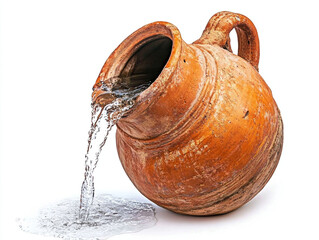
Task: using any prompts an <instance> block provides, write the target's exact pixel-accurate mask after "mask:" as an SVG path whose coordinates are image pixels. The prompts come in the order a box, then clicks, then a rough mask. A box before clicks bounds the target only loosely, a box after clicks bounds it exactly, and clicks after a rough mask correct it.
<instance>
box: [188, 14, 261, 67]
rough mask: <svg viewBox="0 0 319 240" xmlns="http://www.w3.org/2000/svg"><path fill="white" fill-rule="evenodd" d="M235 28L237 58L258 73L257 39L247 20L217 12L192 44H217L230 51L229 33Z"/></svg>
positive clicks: (254, 28)
mask: <svg viewBox="0 0 319 240" xmlns="http://www.w3.org/2000/svg"><path fill="white" fill-rule="evenodd" d="M233 28H235V30H236V32H237V37H238V56H240V57H242V58H244V59H245V60H246V61H248V62H249V63H250V64H251V65H253V66H254V67H255V69H256V70H257V71H258V63H259V38H258V34H257V30H256V27H255V26H254V24H253V23H252V21H250V19H249V18H247V17H245V16H244V15H241V14H238V13H232V12H219V13H217V14H215V15H214V16H212V17H211V19H210V20H209V22H208V23H207V25H206V28H205V30H204V32H203V34H202V36H201V38H200V39H198V40H197V41H196V42H194V43H199V44H217V45H219V46H221V47H223V48H225V49H227V50H229V51H231V47H230V41H229V33H230V31H231V30H232V29H233Z"/></svg>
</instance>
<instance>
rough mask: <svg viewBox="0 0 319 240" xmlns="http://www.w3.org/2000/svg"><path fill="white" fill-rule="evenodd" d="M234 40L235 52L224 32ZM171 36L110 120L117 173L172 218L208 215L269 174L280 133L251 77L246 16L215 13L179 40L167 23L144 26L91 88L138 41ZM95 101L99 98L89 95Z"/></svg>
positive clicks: (252, 48) (251, 35)
mask: <svg viewBox="0 0 319 240" xmlns="http://www.w3.org/2000/svg"><path fill="white" fill-rule="evenodd" d="M233 28H235V29H236V32H237V34H238V41H239V45H238V49H239V51H238V55H235V54H233V53H232V52H231V47H230V40H229V32H230V31H231V30H232V29H233ZM159 37H166V38H169V39H171V41H172V48H171V53H170V57H169V59H168V61H167V63H166V64H165V66H164V68H163V70H162V71H161V73H160V75H159V76H158V77H157V78H156V80H155V81H154V82H153V83H152V85H151V86H150V87H149V88H148V89H146V90H145V91H144V92H142V94H141V95H140V96H139V97H138V99H137V100H136V104H135V107H134V108H133V109H132V110H131V112H130V113H129V114H127V116H125V117H124V118H122V119H121V120H120V121H119V122H118V124H117V127H118V128H117V132H116V143H117V149H118V154H119V158H120V160H121V162H122V165H123V168H124V170H125V172H126V173H127V175H128V177H129V178H130V179H131V181H132V182H133V184H134V185H135V186H136V188H137V189H138V190H139V191H140V192H141V193H142V194H143V195H144V196H146V197H147V198H149V199H150V200H151V201H153V202H154V203H156V204H158V205H160V206H162V207H164V208H167V209H169V210H172V211H174V212H177V213H182V214H189V215H215V214H222V213H227V212H230V211H232V210H234V209H236V208H238V207H240V206H242V205H243V204H245V203H247V202H248V201H249V200H251V199H252V198H253V197H254V196H255V195H256V194H257V193H258V192H259V191H260V190H261V189H262V188H263V187H264V186H265V184H266V183H267V182H268V180H269V179H270V177H271V176H272V174H273V172H274V170H275V168H276V166H277V164H278V161H279V158H280V154H281V150H282V143H283V127H282V120H281V116H280V112H279V110H278V107H277V105H276V103H275V101H274V99H273V96H272V93H271V90H270V89H269V87H268V86H267V84H266V83H265V81H264V80H263V79H262V77H261V76H260V75H259V73H258V61H259V40H258V35H257V31H256V29H255V26H254V25H253V23H252V22H251V21H250V20H249V19H248V18H247V17H245V16H243V15H240V14H236V13H230V12H220V13H217V14H216V15H214V16H213V17H212V18H211V19H210V20H209V22H208V24H207V26H206V29H205V30H204V32H203V35H202V37H201V38H200V39H199V40H197V41H195V42H194V43H193V44H186V43H185V42H184V41H183V40H182V38H181V35H180V32H179V31H178V29H177V28H176V27H175V26H174V25H172V24H170V23H167V22H155V23H151V24H149V25H146V26H144V27H142V28H140V29H139V30H137V31H136V32H134V33H133V34H132V35H130V36H129V37H128V38H127V39H125V40H124V41H123V42H122V43H121V44H120V45H119V47H118V48H117V49H116V50H115V51H114V52H113V53H112V55H111V56H110V57H109V58H108V60H107V61H106V63H105V65H104V66H103V68H102V70H101V73H100V75H99V77H98V79H97V82H96V86H97V85H98V84H99V82H101V81H105V79H108V78H110V77H112V76H118V75H120V73H121V71H122V70H123V68H125V66H127V62H128V61H129V59H130V58H131V56H133V55H134V53H135V52H136V51H137V49H139V48H140V47H141V46H142V45H143V44H145V43H146V42H148V41H151V40H153V39H156V38H159ZM93 98H94V100H95V101H97V102H98V101H101V103H102V102H103V94H101V93H97V92H93Z"/></svg>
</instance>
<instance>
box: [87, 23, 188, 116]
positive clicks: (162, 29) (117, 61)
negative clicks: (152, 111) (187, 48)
mask: <svg viewBox="0 0 319 240" xmlns="http://www.w3.org/2000/svg"><path fill="white" fill-rule="evenodd" d="M161 36H164V37H168V38H169V39H171V41H172V48H171V50H170V56H169V58H168V60H167V62H166V63H165V66H164V67H163V69H162V71H161V72H160V74H159V75H158V76H157V78H156V79H155V80H154V81H153V82H152V84H151V85H150V86H149V87H148V88H147V89H145V90H144V91H143V92H142V93H141V94H140V95H139V96H138V97H137V98H136V101H135V104H134V107H133V108H132V109H130V110H129V111H128V112H127V113H126V114H125V116H123V118H125V117H127V116H132V117H134V115H136V114H140V113H141V112H143V111H145V110H146V109H147V108H148V107H149V106H150V105H152V104H153V103H155V102H156V101H157V99H158V98H159V97H160V96H161V94H162V92H163V91H164V90H165V88H166V87H167V85H168V84H169V83H170V81H171V77H170V76H171V74H172V73H173V72H174V71H175V69H176V66H177V64H178V61H179V58H180V55H181V49H182V38H181V34H180V32H179V30H178V29H177V27H176V26H175V25H173V24H171V23H169V22H162V21H159V22H153V23H150V24H147V25H145V26H143V27H141V28H139V29H138V30H136V31H135V32H133V33H132V34H131V35H129V36H128V37H127V38H126V39H125V40H124V41H123V42H122V43H121V44H120V45H119V46H118V47H117V48H116V49H115V50H114V51H113V53H112V54H111V55H110V56H109V58H108V59H107V60H106V62H105V64H104V65H103V67H102V69H101V72H100V74H99V76H98V79H97V80H96V82H95V85H94V87H93V90H95V89H96V88H97V84H98V83H99V82H101V81H107V79H110V78H112V77H115V76H118V75H119V74H120V72H121V71H122V69H123V68H124V66H125V64H126V63H127V62H128V60H129V59H130V58H131V56H132V55H133V54H134V53H135V52H136V51H137V50H138V49H139V48H140V47H141V46H143V45H144V44H145V43H148V42H149V41H150V40H154V39H156V38H159V37H161ZM98 97H99V96H98V95H96V94H95V93H94V91H93V95H92V98H93V99H94V98H95V99H97V98H98Z"/></svg>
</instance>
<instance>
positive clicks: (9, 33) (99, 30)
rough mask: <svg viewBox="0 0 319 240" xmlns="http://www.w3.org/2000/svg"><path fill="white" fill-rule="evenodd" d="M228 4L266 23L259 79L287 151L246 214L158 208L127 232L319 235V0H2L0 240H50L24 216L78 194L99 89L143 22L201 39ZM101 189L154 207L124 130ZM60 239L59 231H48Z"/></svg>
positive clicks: (107, 152) (261, 26)
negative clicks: (102, 75) (132, 170)
mask: <svg viewBox="0 0 319 240" xmlns="http://www.w3.org/2000/svg"><path fill="white" fill-rule="evenodd" d="M222 10H228V11H233V12H238V13H241V14H244V15H246V16H247V17H249V18H250V19H251V20H252V21H253V22H254V24H255V25H256V27H257V30H258V33H259V37H260V45H261V58H260V65H259V69H260V74H261V75H262V76H263V78H264V79H265V81H266V82H267V84H268V85H269V86H270V87H271V89H272V91H273V95H274V98H275V99H276V101H277V103H278V105H279V108H280V109H281V113H282V117H283V120H284V133H285V140H284V149H283V153H282V157H281V160H280V163H279V166H278V168H277V170H276V172H275V174H274V176H273V177H272V179H271V180H270V182H269V183H268V184H267V186H266V187H265V188H264V189H263V190H262V191H261V192H260V193H259V194H258V195H257V197H255V198H254V199H253V200H252V201H251V202H249V203H248V204H246V205H245V206H244V207H242V208H240V209H239V210H237V211H235V212H232V213H230V214H227V215H223V216H217V217H205V218H199V217H187V216H181V215H177V214H174V213H171V212H169V211H167V210H164V209H161V208H159V207H157V218H158V223H157V225H156V226H155V227H153V228H149V229H146V230H143V231H141V232H138V233H134V234H125V235H118V236H115V237H113V238H112V239H114V240H116V239H117V240H119V239H150V238H151V239H194V238H196V237H198V239H219V240H220V239H280V238H282V239H294V238H295V239H319V233H318V226H319V220H318V216H319V208H318V202H319V198H318V194H317V193H318V183H319V174H318V169H319V163H318V162H319V154H318V149H319V144H318V143H319V140H318V135H319V127H318V126H319V117H318V116H319V115H318V109H319V107H318V105H319V76H318V69H319V61H318V56H319V48H318V45H319V34H318V23H319V20H318V11H317V10H318V5H315V1H305V0H304V1H301V3H299V1H298V2H296V1H264V2H261V1H242V0H236V1H227V0H219V1H213V0H210V1H200V0H196V1H172V0H171V1H163V0H162V1H106V0H105V1H66V0H64V1H60V0H58V1H43V0H42V1H34V0H28V1H22V0H20V1H15V0H7V1H1V5H0V20H1V21H0V24H1V25H0V26H1V28H0V31H1V32H0V44H1V45H0V47H1V49H0V61H1V62H0V63H1V65H0V66H1V71H0V74H1V75H0V80H1V81H0V84H1V85H0V91H1V93H0V98H1V99H0V100H1V101H0V102H1V108H0V111H1V113H0V119H1V132H0V137H1V145H0V146H1V151H0V154H1V156H0V159H1V162H0V164H1V165H0V171H1V172H0V177H1V180H0V184H1V185H0V191H1V192H0V218H1V222H0V223H1V225H0V239H1V240H7V239H9V240H11V239H26V240H28V239H43V237H42V236H36V235H32V234H28V233H24V232H22V231H20V230H19V229H18V227H17V224H16V223H15V218H17V217H19V216H20V215H22V213H26V212H28V210H30V209H37V208H39V207H40V206H41V205H43V204H46V203H48V202H51V201H55V200H60V199H65V198H68V197H73V196H78V195H79V193H80V185H81V182H82V178H83V170H84V169H83V168H84V153H85V149H86V144H87V132H88V128H89V125H90V95H91V88H92V85H93V84H94V82H95V80H96V77H97V76H98V73H99V71H100V69H101V67H102V65H103V64H104V62H105V60H106V59H107V57H108V56H109V54H110V53H111V52H112V51H113V50H114V49H115V48H116V47H117V46H118V45H119V44H120V43H121V41H122V40H123V39H124V38H125V37H127V36H128V35H129V34H131V33H132V32H133V31H135V30H137V29H138V28H140V27H141V26H143V25H145V24H147V23H150V22H153V21H159V20H161V21H168V22H171V23H173V24H174V25H176V26H177V27H178V28H179V30H180V32H181V34H182V37H183V39H184V40H185V41H186V42H187V43H191V42H193V41H195V40H196V39H198V38H199V37H200V35H201V33H202V31H203V30H204V27H205V25H206V23H207V21H208V20H209V18H210V17H211V16H212V15H213V14H215V13H216V12H218V11H222ZM95 175H96V178H95V181H96V188H97V190H96V191H97V193H111V194H113V195H115V196H127V197H130V198H133V199H137V200H139V201H145V202H147V199H145V198H144V197H143V196H142V195H141V194H140V193H139V192H138V191H137V190H136V189H135V188H134V186H133V185H132V184H131V183H130V181H129V180H128V178H127V176H126V174H125V173H124V171H123V170H122V168H121V165H120V162H119V160H118V157H117V153H116V147H115V138H114V130H113V133H112V134H111V136H110V138H109V140H108V142H107V146H105V148H104V150H103V152H102V155H101V161H100V162H99V165H98V168H97V169H96V172H95ZM48 239H50V238H48Z"/></svg>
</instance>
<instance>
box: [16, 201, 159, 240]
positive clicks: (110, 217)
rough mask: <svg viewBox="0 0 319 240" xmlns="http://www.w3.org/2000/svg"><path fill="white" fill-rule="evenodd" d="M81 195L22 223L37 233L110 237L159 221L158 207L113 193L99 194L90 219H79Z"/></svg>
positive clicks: (80, 238)
mask: <svg viewBox="0 0 319 240" xmlns="http://www.w3.org/2000/svg"><path fill="white" fill-rule="evenodd" d="M78 213H79V200H78V198H73V199H66V200H63V201H60V202H57V203H54V204H50V205H48V206H46V207H44V208H42V209H41V210H40V211H39V212H38V213H34V214H33V215H32V216H28V217H25V218H20V219H18V224H19V227H20V228H21V229H22V230H24V231H26V232H30V233H33V234H39V235H44V236H51V237H58V238H63V239H73V240H75V239H77V240H88V239H98V240H102V239H107V238H109V237H111V236H114V235H118V234H123V233H132V232H138V231H141V230H143V229H145V228H149V227H152V226H154V225H155V224H156V222H157V220H156V218H155V209H154V207H153V206H152V205H151V204H148V203H140V202H136V201H132V200H128V199H123V198H115V197H113V196H111V195H97V196H96V197H95V199H94V203H93V204H92V205H91V207H90V215H89V217H88V219H87V221H85V222H82V221H81V220H80V219H79V214H78Z"/></svg>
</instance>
